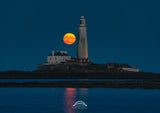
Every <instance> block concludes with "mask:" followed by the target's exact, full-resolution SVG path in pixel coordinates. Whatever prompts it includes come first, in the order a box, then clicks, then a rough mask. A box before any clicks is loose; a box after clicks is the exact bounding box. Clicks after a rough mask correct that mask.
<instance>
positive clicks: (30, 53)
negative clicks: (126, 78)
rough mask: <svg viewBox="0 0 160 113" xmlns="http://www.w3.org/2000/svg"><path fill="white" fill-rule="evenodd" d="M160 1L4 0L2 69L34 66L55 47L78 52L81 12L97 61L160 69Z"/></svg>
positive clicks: (0, 10) (0, 4) (1, 14)
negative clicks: (71, 39) (69, 39)
mask: <svg viewBox="0 0 160 113" xmlns="http://www.w3.org/2000/svg"><path fill="white" fill-rule="evenodd" d="M159 4H160V2H159V0H103V1H102V0H88V1H87V0H79V1H77V0H56V1H55V0H1V1H0V71H7V70H25V71H32V70H35V69H36V67H37V64H39V63H42V62H46V61H47V55H49V54H50V53H51V51H52V50H67V51H68V54H69V55H71V56H72V57H75V56H76V50H77V49H76V44H77V42H76V43H75V44H73V45H66V44H65V43H64V42H63V36H64V35H65V34H66V33H68V32H69V33H74V34H75V35H76V37H77V36H78V24H79V19H80V17H81V16H82V15H84V16H85V18H86V23H87V25H88V29H87V33H88V51H89V59H90V60H91V61H92V62H96V63H104V64H106V63H107V62H116V63H128V64H129V65H136V66H138V67H139V68H140V70H141V71H148V72H158V73H160V59H159V58H160V50H159V49H160V32H159V31H160V7H159Z"/></svg>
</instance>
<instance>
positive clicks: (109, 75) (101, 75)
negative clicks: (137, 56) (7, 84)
mask: <svg viewBox="0 0 160 113" xmlns="http://www.w3.org/2000/svg"><path fill="white" fill-rule="evenodd" d="M0 79H160V74H159V73H148V72H94V73H93V72H90V73H88V72H87V73H85V72H83V73H82V72H81V73H77V72H62V71H61V72H26V71H8V72H0Z"/></svg>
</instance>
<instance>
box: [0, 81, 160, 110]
mask: <svg viewBox="0 0 160 113" xmlns="http://www.w3.org/2000/svg"><path fill="white" fill-rule="evenodd" d="M73 80H75V81H76V80H77V81H78V79H68V81H73ZM100 80H101V79H98V81H100ZM102 80H104V79H102ZM108 80H112V79H108ZM129 80H130V79H129ZM15 81H16V82H28V81H60V80H59V79H25V80H23V79H12V80H10V79H1V80H0V82H15ZM61 81H64V80H63V79H61ZM90 81H92V80H90ZM94 81H96V79H94ZM0 113H160V90H158V89H127V88H120V89H117V88H70V87H68V88H0Z"/></svg>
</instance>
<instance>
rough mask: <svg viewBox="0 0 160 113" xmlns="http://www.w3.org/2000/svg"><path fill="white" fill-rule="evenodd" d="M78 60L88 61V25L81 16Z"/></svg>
mask: <svg viewBox="0 0 160 113" xmlns="http://www.w3.org/2000/svg"><path fill="white" fill-rule="evenodd" d="M77 58H78V59H88V44H87V25H86V23H85V18H84V16H81V19H80V24H79V26H78V44H77Z"/></svg>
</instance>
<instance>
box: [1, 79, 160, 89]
mask: <svg viewBox="0 0 160 113" xmlns="http://www.w3.org/2000/svg"><path fill="white" fill-rule="evenodd" d="M0 87H27V88H30V87H47V88H52V87H71V88H130V89H134V88H140V89H160V81H60V82H25V83H16V82H9V83H0Z"/></svg>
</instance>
